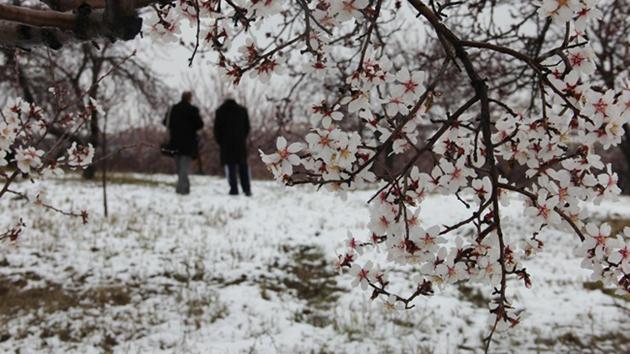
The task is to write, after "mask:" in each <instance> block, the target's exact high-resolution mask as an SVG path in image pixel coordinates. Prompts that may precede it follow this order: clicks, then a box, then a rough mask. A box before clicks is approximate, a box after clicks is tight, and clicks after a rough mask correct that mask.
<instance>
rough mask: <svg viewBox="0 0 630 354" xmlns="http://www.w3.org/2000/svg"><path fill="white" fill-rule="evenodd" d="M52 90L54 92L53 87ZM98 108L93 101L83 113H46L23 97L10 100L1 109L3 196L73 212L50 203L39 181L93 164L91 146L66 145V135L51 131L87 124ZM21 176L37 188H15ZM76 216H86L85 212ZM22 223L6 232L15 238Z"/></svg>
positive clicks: (0, 135)
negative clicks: (57, 135)
mask: <svg viewBox="0 0 630 354" xmlns="http://www.w3.org/2000/svg"><path fill="white" fill-rule="evenodd" d="M51 93H52V94H55V93H54V90H53V91H51ZM97 110H101V108H100V106H99V105H98V103H97V102H95V101H93V100H91V101H90V102H89V103H88V104H87V105H85V107H84V109H83V110H82V111H80V112H77V113H59V114H56V115H54V116H46V114H45V112H44V111H43V110H42V109H41V108H40V107H38V106H37V105H35V104H31V103H27V102H26V101H24V100H22V99H21V98H18V99H15V100H13V101H11V102H9V103H8V104H7V105H6V106H5V107H4V108H3V109H2V110H0V178H2V181H3V182H2V188H1V191H0V197H3V196H5V195H6V194H14V195H18V196H21V197H23V198H24V199H26V200H29V201H32V202H33V203H35V204H38V205H41V206H44V207H46V208H48V209H52V210H55V211H59V212H62V213H64V214H68V215H73V214H72V213H67V212H63V211H60V210H58V209H56V208H55V207H54V206H52V205H49V204H48V203H47V201H46V198H45V196H46V191H45V190H44V189H41V188H39V187H38V183H37V182H38V181H39V180H41V179H44V178H47V177H53V176H61V175H63V173H64V168H70V169H76V168H86V167H87V166H89V165H90V164H91V163H92V159H93V157H94V148H93V147H92V145H90V144H88V145H79V144H77V143H76V142H73V143H72V144H71V145H70V147H67V144H66V143H65V140H66V139H67V138H66V137H65V136H62V137H60V138H56V139H52V138H51V134H50V130H51V129H52V128H53V127H56V128H58V129H61V130H63V131H65V132H67V134H69V135H71V134H73V133H74V132H76V131H78V130H79V129H80V128H81V127H82V126H84V125H85V123H86V122H87V121H88V120H89V119H90V116H91V114H92V112H93V111H97ZM20 179H23V180H28V181H30V182H31V183H30V185H32V186H35V188H30V186H24V185H20V186H21V187H22V188H25V190H23V191H22V190H17V189H14V187H13V182H15V181H16V180H20ZM33 190H34V191H33ZM77 216H83V213H82V215H79V214H77ZM19 225H21V226H20V227H19V228H16V227H13V228H11V229H10V230H9V231H7V232H9V233H11V234H12V235H13V236H11V237H10V238H11V239H13V240H14V239H15V238H17V236H18V235H16V234H15V230H19V232H20V233H21V232H22V230H23V226H25V223H24V222H23V221H21V220H20V222H19ZM2 235H4V234H2ZM1 238H4V237H1Z"/></svg>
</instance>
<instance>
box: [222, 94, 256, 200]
mask: <svg viewBox="0 0 630 354" xmlns="http://www.w3.org/2000/svg"><path fill="white" fill-rule="evenodd" d="M249 130H250V126H249V115H248V114H247V109H245V107H243V106H241V105H239V104H238V103H236V101H234V100H233V99H227V100H225V102H223V104H222V105H221V106H220V107H219V108H218V109H217V112H216V118H215V120H214V138H215V139H216V141H217V143H219V147H220V148H221V165H223V166H225V169H226V174H227V177H228V182H229V183H230V195H237V194H238V186H237V185H238V183H237V174H238V177H239V179H240V180H241V187H242V188H243V193H245V195H247V196H251V194H252V191H251V186H250V176H249V167H248V166H247V135H248V134H249Z"/></svg>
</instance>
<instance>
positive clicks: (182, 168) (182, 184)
mask: <svg viewBox="0 0 630 354" xmlns="http://www.w3.org/2000/svg"><path fill="white" fill-rule="evenodd" d="M190 165H192V157H190V156H185V155H175V169H176V170H177V186H176V187H175V192H176V193H177V194H189V193H190V180H189V179H188V174H189V173H190Z"/></svg>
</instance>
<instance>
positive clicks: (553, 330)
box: [0, 175, 630, 353]
mask: <svg viewBox="0 0 630 354" xmlns="http://www.w3.org/2000/svg"><path fill="white" fill-rule="evenodd" d="M173 182H174V177H172V176H143V175H115V176H113V178H112V181H111V182H110V183H111V184H110V185H109V187H108V194H109V210H110V217H109V218H108V219H105V218H104V217H102V206H101V203H102V199H101V189H100V186H99V184H98V183H96V182H84V181H80V180H79V179H78V178H76V177H73V176H68V177H66V178H64V179H60V180H53V181H49V182H46V183H47V184H48V186H49V188H48V192H49V198H50V200H51V204H53V205H55V206H58V207H60V208H62V209H72V210H80V209H81V208H83V207H86V208H87V209H88V210H89V211H90V214H91V217H90V222H89V223H88V224H87V225H82V223H81V220H77V219H71V218H68V217H64V216H61V215H59V214H56V213H54V212H51V211H48V210H44V209H42V208H41V207H37V206H35V205H32V204H31V203H26V202H25V201H23V200H20V199H10V198H3V199H2V200H1V201H0V210H2V213H1V214H0V215H1V216H0V222H1V223H2V225H5V224H7V225H8V224H10V223H11V224H12V223H13V222H14V220H16V219H18V218H20V217H22V218H24V220H25V221H26V222H27V224H28V229H27V232H26V233H25V234H24V235H23V236H22V237H21V238H20V239H19V240H18V241H17V242H13V243H5V244H2V245H1V246H0V247H1V248H0V249H1V255H0V264H1V267H0V351H2V352H14V351H15V352H17V351H19V352H20V353H35V352H38V353H40V352H77V353H90V352H95V353H96V352H123V353H136V352H178V353H184V352H186V353H474V352H481V351H482V349H481V348H482V343H481V342H482V337H483V336H484V335H485V334H487V332H488V327H487V323H486V320H487V316H488V310H487V308H488V302H489V298H488V296H489V294H490V289H489V288H487V287H484V286H480V285H476V284H460V285H455V286H446V287H444V289H441V288H439V287H436V289H435V290H436V294H435V295H434V296H432V297H430V298H419V299H417V300H416V301H415V308H413V309H411V310H408V311H402V312H388V311H386V309H385V308H384V307H383V306H382V305H381V302H380V301H379V300H376V301H370V300H369V295H370V293H369V292H365V291H362V290H361V289H360V288H353V287H352V286H351V280H352V279H351V278H350V276H349V275H347V274H343V275H338V274H337V273H336V272H335V270H334V268H333V266H332V264H333V260H334V256H335V250H336V249H338V247H339V246H340V244H341V243H342V242H343V241H344V240H345V239H346V237H347V232H348V230H350V231H352V232H353V233H354V234H355V235H356V236H357V237H365V236H367V234H366V230H367V228H366V224H367V222H368V221H369V220H368V212H367V208H366V204H365V202H366V201H367V200H368V199H369V197H370V196H371V195H372V193H373V192H374V191H372V190H370V191H361V192H355V193H351V194H349V195H348V198H347V199H346V200H342V199H340V198H339V197H338V196H336V195H333V194H329V193H322V192H316V191H314V190H313V189H306V188H291V189H286V188H285V187H283V186H280V185H278V184H276V183H273V182H255V183H254V193H255V194H254V197H253V198H245V197H236V198H233V197H229V196H227V195H226V191H227V186H226V182H225V181H224V180H221V179H218V178H210V177H199V176H195V177H193V179H192V182H193V187H192V188H193V194H192V195H190V196H185V197H182V196H176V195H175V194H174V192H173V187H172V184H173ZM21 184H22V186H23V187H25V188H28V182H21ZM522 210H523V204H522V202H521V201H519V200H513V201H512V203H511V205H510V207H509V208H506V209H504V212H503V213H504V214H505V215H507V216H508V221H507V226H506V229H505V231H504V232H505V233H506V234H508V235H509V236H510V237H512V238H525V237H527V236H528V235H531V232H532V230H531V226H530V224H531V223H530V222H529V221H528V219H527V217H525V216H523V213H522ZM589 211H590V213H589V219H590V220H600V221H601V220H610V221H611V222H612V223H613V229H619V228H622V227H623V226H624V225H630V199H628V198H622V199H620V200H619V201H616V202H608V203H604V204H602V205H600V206H597V207H596V206H591V207H589ZM469 213H470V212H469V211H467V210H466V209H465V208H464V207H463V206H461V204H460V203H458V202H457V201H456V200H455V199H454V198H447V197H440V196H432V197H430V198H429V199H428V200H427V201H426V202H425V204H423V214H422V215H425V216H424V219H423V221H424V222H426V223H428V224H429V225H435V224H440V225H441V224H452V223H453V221H457V220H458V218H461V217H462V216H467V215H469ZM464 232H465V230H462V233H464ZM462 236H464V237H465V234H462ZM540 238H541V239H542V240H543V241H544V242H545V248H544V250H543V252H542V253H540V254H538V255H537V256H536V257H534V258H533V259H532V260H530V261H528V262H527V263H526V264H525V265H526V267H527V269H528V270H529V271H530V273H531V274H532V276H533V287H532V288H531V289H526V288H525V287H524V286H523V285H522V284H521V283H520V282H518V281H517V280H514V281H512V282H511V289H512V291H511V295H512V299H513V300H514V301H515V305H516V307H517V308H519V309H521V308H522V309H524V311H523V312H522V313H521V319H522V322H521V324H520V325H518V326H517V327H516V328H514V329H513V330H512V331H510V332H508V334H506V335H501V336H497V337H496V339H497V343H495V344H494V345H493V347H492V349H493V350H492V351H493V352H515V353H527V352H531V353H544V352H548V353H556V352H571V353H575V352H588V353H591V352H593V353H597V352H602V353H624V352H625V353H627V352H630V334H629V333H630V321H628V318H629V315H630V302H629V300H628V299H625V298H621V297H618V296H616V295H615V294H614V293H613V292H612V291H609V290H608V289H602V288H601V286H600V285H599V284H597V283H591V282H588V278H589V274H588V271H585V270H583V269H581V268H580V265H579V259H578V257H577V256H575V255H574V253H573V249H574V247H575V245H576V243H577V242H578V239H577V237H576V236H575V235H573V234H571V233H569V232H565V231H557V230H546V231H544V232H543V234H542V235H541V237H540ZM369 257H370V258H373V259H375V260H378V261H379V263H381V264H382V265H384V264H385V263H384V262H383V261H381V258H382V257H383V255H382V254H375V255H373V256H369ZM412 272H413V269H409V268H398V269H396V270H395V271H394V272H393V274H392V275H391V277H400V278H401V279H402V278H410V275H409V274H411V273H412ZM401 290H402V291H405V290H407V291H409V289H401Z"/></svg>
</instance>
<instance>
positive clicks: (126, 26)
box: [114, 16, 142, 41]
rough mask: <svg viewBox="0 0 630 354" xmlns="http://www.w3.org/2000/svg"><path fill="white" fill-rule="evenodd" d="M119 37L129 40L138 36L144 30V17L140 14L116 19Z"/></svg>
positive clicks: (116, 31) (115, 28) (116, 30)
mask: <svg viewBox="0 0 630 354" xmlns="http://www.w3.org/2000/svg"><path fill="white" fill-rule="evenodd" d="M114 30H115V35H116V37H117V38H120V39H122V40H125V41H128V40H132V39H134V38H136V36H137V35H138V33H140V31H141V30H142V18H141V17H139V16H124V17H121V18H119V19H118V20H117V21H116V26H115V27H114Z"/></svg>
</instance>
